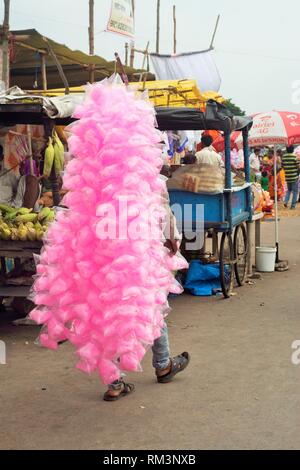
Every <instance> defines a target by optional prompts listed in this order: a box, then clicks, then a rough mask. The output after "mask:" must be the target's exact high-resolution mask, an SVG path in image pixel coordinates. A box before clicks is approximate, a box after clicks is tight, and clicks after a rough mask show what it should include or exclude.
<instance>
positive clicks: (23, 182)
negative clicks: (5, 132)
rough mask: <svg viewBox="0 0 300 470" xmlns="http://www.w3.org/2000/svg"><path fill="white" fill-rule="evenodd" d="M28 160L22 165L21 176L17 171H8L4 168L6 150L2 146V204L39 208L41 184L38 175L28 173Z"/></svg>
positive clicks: (0, 201)
mask: <svg viewBox="0 0 300 470" xmlns="http://www.w3.org/2000/svg"><path fill="white" fill-rule="evenodd" d="M27 163H28V161H27V160H26V161H25V162H24V163H23V164H21V165H20V174H21V176H20V177H17V176H16V175H15V173H14V172H13V171H12V170H11V171H7V170H5V168H4V152H3V147H2V146H0V164H1V172H0V183H1V184H0V204H5V205H7V206H11V207H15V208H16V209H19V208H21V207H26V208H28V209H34V210H35V211H38V210H39V206H38V204H37V201H38V199H39V197H40V184H39V179H38V178H37V177H36V176H32V175H30V174H27V175H26V164H27Z"/></svg>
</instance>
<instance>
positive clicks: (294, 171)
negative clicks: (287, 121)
mask: <svg viewBox="0 0 300 470" xmlns="http://www.w3.org/2000/svg"><path fill="white" fill-rule="evenodd" d="M294 150H295V149H294V146H293V145H291V146H289V147H287V153H286V154H285V155H283V157H282V167H283V169H284V172H285V178H286V182H287V186H288V192H287V194H286V198H285V203H284V207H288V204H289V201H290V198H291V195H292V196H293V198H292V206H291V209H296V203H297V200H298V192H299V164H298V159H297V156H296V155H295V154H294Z"/></svg>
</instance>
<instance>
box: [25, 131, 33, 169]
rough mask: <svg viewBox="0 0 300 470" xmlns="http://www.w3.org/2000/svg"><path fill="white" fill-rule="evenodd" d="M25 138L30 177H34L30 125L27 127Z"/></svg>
mask: <svg viewBox="0 0 300 470" xmlns="http://www.w3.org/2000/svg"><path fill="white" fill-rule="evenodd" d="M27 138H28V151H29V165H30V174H31V175H32V176H34V168H33V154H32V132H31V126H30V125H29V126H27Z"/></svg>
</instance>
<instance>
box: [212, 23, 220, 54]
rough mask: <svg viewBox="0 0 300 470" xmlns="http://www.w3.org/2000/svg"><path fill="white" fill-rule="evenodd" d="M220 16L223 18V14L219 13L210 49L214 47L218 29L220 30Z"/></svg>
mask: <svg viewBox="0 0 300 470" xmlns="http://www.w3.org/2000/svg"><path fill="white" fill-rule="evenodd" d="M220 18H221V15H218V18H217V22H216V26H215V29H214V34H213V37H212V40H211V43H210V49H213V48H214V43H215V38H216V34H217V31H218V27H219V22H220Z"/></svg>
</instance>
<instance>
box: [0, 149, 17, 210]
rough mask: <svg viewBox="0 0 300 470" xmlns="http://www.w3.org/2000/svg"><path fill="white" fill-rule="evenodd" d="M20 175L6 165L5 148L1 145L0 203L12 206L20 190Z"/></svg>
mask: <svg viewBox="0 0 300 470" xmlns="http://www.w3.org/2000/svg"><path fill="white" fill-rule="evenodd" d="M19 179H20V177H18V176H16V174H15V173H14V171H7V170H6V169H5V167H4V150H3V147H2V145H0V204H4V205H7V206H11V205H12V203H13V200H14V197H15V195H16V193H17V190H18V183H19Z"/></svg>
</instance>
